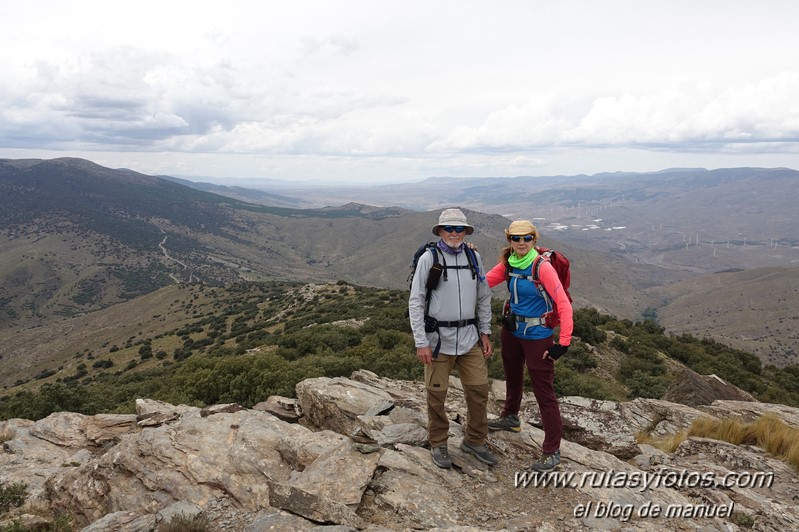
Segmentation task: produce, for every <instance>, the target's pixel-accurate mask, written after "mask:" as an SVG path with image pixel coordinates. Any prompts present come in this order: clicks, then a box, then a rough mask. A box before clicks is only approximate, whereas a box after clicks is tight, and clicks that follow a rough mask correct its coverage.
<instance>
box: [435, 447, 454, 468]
mask: <svg viewBox="0 0 799 532" xmlns="http://www.w3.org/2000/svg"><path fill="white" fill-rule="evenodd" d="M430 454H432V455H433V463H434V464H436V465H437V466H438V467H441V468H443V469H449V468H451V467H452V460H451V459H450V457H449V449H447V444H446V443H445V444H444V445H439V446H438V447H433V448H432V449H430Z"/></svg>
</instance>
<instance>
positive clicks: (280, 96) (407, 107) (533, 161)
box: [0, 0, 799, 183]
mask: <svg viewBox="0 0 799 532" xmlns="http://www.w3.org/2000/svg"><path fill="white" fill-rule="evenodd" d="M0 20H2V21H3V23H2V26H3V27H2V31H0V158H23V157H40V158H51V157H63V156H72V157H83V158H87V159H90V160H92V161H95V162H97V163H99V164H102V165H104V166H110V167H112V168H120V167H125V168H131V169H133V170H137V171H140V172H143V173H147V174H171V175H181V176H188V177H191V176H216V177H263V178H276V179H298V180H299V179H301V180H308V179H314V180H316V179H325V180H330V181H339V182H341V181H364V180H371V181H375V182H381V183H387V182H402V181H418V180H421V179H424V178H426V177H430V176H442V175H447V176H516V175H557V174H568V175H571V174H579V173H588V174H593V173H597V172H611V171H655V170H661V169H664V168H669V167H676V166H691V167H698V166H701V167H705V168H721V167H734V166H762V167H776V166H784V167H790V168H796V169H799V31H797V28H796V25H797V21H799V2H796V1H793V0H752V1H739V0H690V1H683V0H670V1H667V2H666V1H660V2H654V1H645V0H630V1H621V0H618V1H617V0H602V1H598V0H585V1H578V0H574V1H569V0H557V1H556V0H547V1H535V0H528V1H516V0H502V1H493V2H489V1H480V2H478V1H464V0H458V1H436V0H424V1H416V0H402V1H394V0H385V1H380V0H369V1H342V0H336V1H334V0H327V1H306V0H293V1H291V2H289V1H286V0H280V1H258V2H255V1H252V2H246V1H237V0H226V1H213V2H210V1H205V0H192V1H190V2H182V1H176V0H169V1H164V0H159V1H144V0H137V1H135V2H124V3H123V2H109V1H108V0H103V1H68V0H54V1H44V0H35V1H32V2H2V3H0Z"/></svg>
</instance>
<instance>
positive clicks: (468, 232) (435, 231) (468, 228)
mask: <svg viewBox="0 0 799 532" xmlns="http://www.w3.org/2000/svg"><path fill="white" fill-rule="evenodd" d="M447 225H449V224H447ZM453 225H455V224H453ZM457 225H462V226H463V227H465V228H466V231H464V232H465V233H466V235H467V236H468V235H471V234H472V233H474V227H472V226H471V225H469V224H457ZM442 227H444V226H443V225H440V224H439V225H434V226H433V234H434V235H436V236H439V235H438V230H439V229H441V228H442Z"/></svg>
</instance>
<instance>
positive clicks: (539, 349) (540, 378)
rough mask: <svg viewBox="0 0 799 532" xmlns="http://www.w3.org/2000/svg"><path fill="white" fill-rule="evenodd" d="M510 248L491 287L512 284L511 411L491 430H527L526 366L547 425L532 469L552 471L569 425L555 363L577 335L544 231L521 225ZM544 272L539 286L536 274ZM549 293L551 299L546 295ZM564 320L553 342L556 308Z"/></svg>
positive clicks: (507, 346) (508, 329)
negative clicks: (523, 411)
mask: <svg viewBox="0 0 799 532" xmlns="http://www.w3.org/2000/svg"><path fill="white" fill-rule="evenodd" d="M505 237H506V238H507V239H508V247H506V248H505V249H503V250H502V254H501V260H500V262H499V264H497V265H496V266H495V267H494V268H492V269H491V271H489V272H488V273H487V275H486V279H487V280H488V285H489V286H490V287H492V288H493V287H494V286H496V285H498V284H499V283H502V282H507V283H508V290H509V291H510V314H509V316H508V317H507V318H506V319H504V320H503V321H504V325H503V327H502V335H501V340H502V363H503V366H504V370H505V406H504V408H503V409H502V413H501V415H500V417H499V418H498V419H494V420H491V421H490V422H489V424H488V427H489V429H490V430H512V431H514V432H518V431H520V430H521V423H520V422H519V415H518V414H519V409H520V407H521V403H522V394H523V392H524V366H525V365H526V366H527V370H528V371H529V373H530V381H531V382H532V385H533V393H534V394H535V398H536V401H537V402H538V408H539V409H540V412H541V420H542V423H543V425H544V443H543V444H542V445H541V449H542V451H543V455H542V456H541V458H540V459H539V460H538V461H536V462H535V463H534V464H533V466H532V469H533V470H534V471H538V472H545V471H552V470H554V469H556V468H558V467H559V464H560V440H561V436H562V434H563V423H562V421H561V417H560V408H559V406H558V399H557V396H556V395H555V388H554V380H555V360H557V359H558V358H560V357H561V356H562V355H563V354H564V353H565V352H566V350H567V349H568V347H569V344H570V343H571V335H572V329H573V321H572V307H571V303H570V301H569V297H568V296H567V294H566V291H565V290H564V289H563V286H562V285H561V283H560V280H559V279H558V275H557V273H556V272H555V268H553V267H552V265H551V264H550V263H549V261H548V260H546V259H545V258H544V257H541V256H540V255H539V254H538V251H536V249H535V245H536V243H537V242H538V230H537V229H536V227H535V225H533V223H532V222H530V221H529V220H518V221H515V222H513V223H511V224H510V226H509V227H508V229H506V230H505ZM536 268H537V270H538V275H537V280H538V281H539V283H538V284H537V283H536V282H535V281H534V277H533V276H534V274H535V272H536ZM541 290H545V291H546V296H548V298H547V297H545V294H543V293H542V292H541ZM552 302H554V306H555V307H556V308H557V314H558V317H559V318H560V337H559V341H558V343H555V342H554V341H553V335H554V330H553V329H551V328H549V327H547V326H546V325H545V321H544V315H545V314H546V313H547V312H552V311H553V309H552V306H551V303H552Z"/></svg>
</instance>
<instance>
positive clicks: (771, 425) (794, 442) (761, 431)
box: [635, 414, 799, 472]
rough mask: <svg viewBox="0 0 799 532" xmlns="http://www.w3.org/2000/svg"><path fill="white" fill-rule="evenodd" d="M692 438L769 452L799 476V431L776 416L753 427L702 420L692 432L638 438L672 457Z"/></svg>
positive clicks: (731, 421) (643, 433)
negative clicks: (750, 446)
mask: <svg viewBox="0 0 799 532" xmlns="http://www.w3.org/2000/svg"><path fill="white" fill-rule="evenodd" d="M690 436H696V437H699V438H710V439H713V440H720V441H725V442H728V443H732V444H735V445H755V446H757V447H761V448H763V449H765V450H766V452H768V453H769V454H771V455H772V456H774V457H775V458H778V459H780V460H782V461H784V462H786V463H788V464H790V465H791V466H793V467H794V469H796V470H797V471H798V472H799V429H797V428H795V427H791V426H789V425H787V424H786V423H785V422H784V421H782V420H781V419H780V418H779V417H777V416H776V415H774V414H765V415H763V416H761V417H759V418H758V419H757V420H755V421H753V422H751V423H744V422H741V421H738V420H736V419H732V418H725V419H713V418H709V417H701V418H697V419H696V420H694V422H693V423H692V424H691V426H690V427H689V428H688V430H685V431H680V432H678V433H676V434H672V435H669V436H666V437H665V438H654V437H653V436H652V434H650V433H649V432H648V431H641V432H639V433H638V434H636V436H635V439H636V441H637V442H638V443H639V444H646V445H651V446H653V447H656V448H658V449H660V450H662V451H665V452H668V453H671V452H673V451H674V450H675V449H676V448H677V447H678V446H679V445H680V444H681V443H682V442H684V441H685V440H686V439H688V438H689V437H690Z"/></svg>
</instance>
